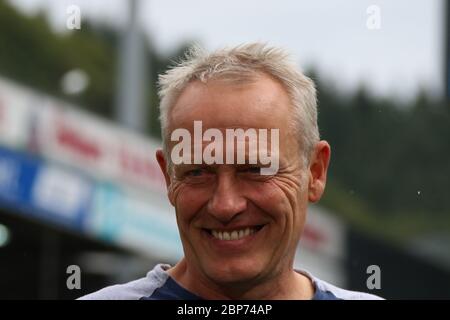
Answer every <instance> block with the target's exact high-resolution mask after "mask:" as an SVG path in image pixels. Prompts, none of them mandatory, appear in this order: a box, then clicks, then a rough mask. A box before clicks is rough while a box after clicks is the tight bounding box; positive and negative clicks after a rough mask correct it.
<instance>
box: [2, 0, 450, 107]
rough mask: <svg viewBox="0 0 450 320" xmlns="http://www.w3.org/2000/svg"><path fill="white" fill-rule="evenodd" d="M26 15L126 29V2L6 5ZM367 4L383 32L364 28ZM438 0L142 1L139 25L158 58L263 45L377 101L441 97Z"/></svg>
mask: <svg viewBox="0 0 450 320" xmlns="http://www.w3.org/2000/svg"><path fill="white" fill-rule="evenodd" d="M10 2H11V3H13V4H15V5H16V6H17V7H19V8H21V9H22V10H24V11H25V12H27V13H33V12H36V10H37V9H44V10H46V11H48V13H49V16H50V17H51V20H52V24H53V26H54V28H56V29H63V28H65V21H66V17H67V14H66V8H67V6H69V5H71V4H76V5H78V6H79V7H80V8H81V14H82V20H83V19H85V18H86V17H89V18H95V19H100V20H103V21H105V20H106V21H108V22H110V23H112V24H117V25H123V24H124V21H126V17H127V15H126V12H127V5H128V4H127V0H10ZM371 5H376V6H378V8H379V9H380V13H381V15H380V17H381V28H380V29H377V30H370V29H369V28H368V27H367V24H366V22H367V19H368V18H369V14H368V13H367V12H366V10H367V8H368V7H369V6H371ZM443 7H444V6H443V0H378V1H375V0H373V1H372V0H370V1H369V0H314V1H311V0H310V1H306V0H305V1H302V0H276V1H274V0H226V1H212V0H189V1H186V0H141V6H140V17H139V19H140V22H141V24H142V26H143V28H144V29H145V30H146V32H147V34H148V35H149V37H151V38H152V40H153V41H154V44H155V45H156V46H157V49H158V50H159V51H160V52H167V51H170V50H173V49H175V48H177V46H178V45H180V44H181V43H183V42H185V41H187V40H196V41H198V42H199V43H201V44H203V45H204V46H206V47H207V48H216V47H221V46H226V45H233V44H239V43H242V42H247V41H257V40H258V41H265V42H269V43H271V44H275V45H282V46H284V47H286V48H287V49H289V50H290V51H291V52H292V53H293V55H294V57H295V58H296V59H297V61H298V62H299V64H300V66H301V67H303V68H305V67H307V66H311V65H312V66H315V67H316V68H317V69H318V70H319V72H320V74H321V75H322V76H323V77H325V78H327V79H329V80H331V81H333V83H334V84H335V85H336V86H338V87H339V88H341V89H342V90H352V89H354V88H355V87H356V86H357V85H358V84H359V83H361V82H364V83H366V84H367V85H368V86H369V87H370V88H371V89H372V91H373V92H374V93H376V94H378V95H382V96H388V95H390V96H396V97H402V98H410V97H412V96H413V95H414V94H415V93H416V92H417V90H418V88H419V87H424V88H426V89H427V90H429V91H430V92H432V93H435V94H439V93H440V92H441V90H442V87H443V84H442V81H443V80H442V79H443V75H442V69H443V48H444V43H443V42H444V41H443V40H444V32H443V20H444V19H443V17H444V13H443Z"/></svg>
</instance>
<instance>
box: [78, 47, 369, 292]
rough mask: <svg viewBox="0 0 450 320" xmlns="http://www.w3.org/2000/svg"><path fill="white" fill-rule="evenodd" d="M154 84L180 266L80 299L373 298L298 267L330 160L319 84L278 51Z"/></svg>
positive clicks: (201, 67)
mask: <svg viewBox="0 0 450 320" xmlns="http://www.w3.org/2000/svg"><path fill="white" fill-rule="evenodd" d="M159 84H160V92H159V93H160V97H161V104H160V111H161V127H162V135H163V150H159V151H158V152H157V154H156V158H157V160H158V163H159V164H160V167H161V170H162V172H163V174H164V177H165V180H166V184H167V189H168V198H169V201H170V203H171V204H172V205H173V206H174V207H175V209H176V217H177V223H178V228H179V232H180V237H181V240H182V244H183V249H184V258H183V259H182V260H181V261H179V262H178V263H177V264H176V265H174V266H169V265H164V264H160V265H157V266H156V267H155V268H154V269H153V270H152V271H150V272H149V273H148V274H147V277H145V278H142V279H139V280H136V281H133V282H130V283H127V284H124V285H117V286H112V287H108V288H105V289H102V290H100V291H98V292H96V293H93V294H91V295H88V296H85V297H83V298H84V299H376V298H378V297H376V296H373V295H370V294H365V293H360V292H353V291H347V290H343V289H340V288H337V287H334V286H333V285H331V284H328V283H326V282H324V281H322V280H320V279H317V278H315V277H314V276H313V275H311V274H309V273H307V272H306V271H302V270H294V268H293V262H294V255H295V252H296V248H297V245H298V242H299V240H300V237H301V234H302V231H303V227H304V225H305V219H306V212H307V207H308V204H309V203H314V202H317V201H319V199H320V198H321V196H322V194H323V192H324V189H325V184H326V176H327V169H328V164H329V161H330V152H331V151H330V146H329V144H328V143H327V142H326V141H321V140H320V138H319V130H318V126H317V103H316V91H315V87H314V83H313V82H312V81H311V80H310V79H309V78H307V77H306V76H304V75H303V74H302V73H301V72H300V71H298V70H297V67H296V66H295V64H294V63H292V62H291V61H290V60H289V57H288V55H287V54H286V53H285V52H284V51H283V50H282V49H279V48H272V47H268V46H266V45H263V44H259V43H254V44H247V45H242V46H239V47H235V48H229V49H222V50H218V51H215V52H213V53H206V52H204V51H203V50H200V49H192V50H191V51H190V52H189V53H188V54H187V56H186V59H185V60H184V61H183V62H181V63H180V64H179V65H177V66H175V67H174V68H172V69H170V70H169V71H168V72H166V73H165V74H164V75H161V77H160V83H159ZM199 124H201V130H202V131H204V133H203V132H198V130H199V126H198V125H199ZM230 130H232V131H230ZM239 130H240V131H239ZM273 130H275V131H273ZM180 132H182V133H183V135H184V136H185V138H184V141H183V147H180V143H181V136H182V135H181V134H180ZM272 132H276V133H277V134H276V135H273V134H271V133H272ZM198 134H201V136H202V139H198V138H195V136H196V135H197V136H198ZM186 136H187V137H190V138H189V139H188V138H186ZM221 137H227V139H226V140H225V141H220V143H217V140H218V139H219V140H220V139H222V138H221ZM212 145H213V147H211V146H212ZM239 152H240V154H241V155H239ZM255 154H256V155H257V156H254V155H255ZM258 155H259V156H261V155H266V157H265V161H261V159H262V158H261V157H259V156H258ZM208 156H209V158H208ZM193 159H194V160H193ZM267 160H269V161H267ZM275 161H276V166H274V165H273V164H274V162H275ZM267 168H272V169H273V168H275V169H276V170H269V171H267V170H266V171H264V170H265V169H267Z"/></svg>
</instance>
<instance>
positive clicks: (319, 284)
mask: <svg viewBox="0 0 450 320" xmlns="http://www.w3.org/2000/svg"><path fill="white" fill-rule="evenodd" d="M298 272H300V273H302V274H304V275H306V276H307V277H309V278H310V279H311V281H312V282H313V284H314V287H315V288H316V291H319V292H321V293H323V294H325V296H330V295H331V296H332V297H333V298H335V299H339V300H383V298H381V297H379V296H377V295H374V294H370V293H365V292H360V291H351V290H345V289H342V288H339V287H336V286H334V285H332V284H331V283H328V282H326V281H324V280H321V279H319V278H316V277H315V276H313V275H311V274H310V273H308V272H307V271H303V270H299V271H298Z"/></svg>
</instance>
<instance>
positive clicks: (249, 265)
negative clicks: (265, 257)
mask: <svg viewBox="0 0 450 320" xmlns="http://www.w3.org/2000/svg"><path fill="white" fill-rule="evenodd" d="M246 260H248V259H245V260H244V261H242V260H241V259H239V260H237V261H228V262H224V261H215V262H210V263H209V264H208V266H205V267H206V268H204V272H205V273H206V275H207V276H208V277H209V278H210V279H211V280H213V281H214V282H216V283H221V284H226V283H230V284H231V283H239V282H249V281H253V280H255V278H257V277H258V276H260V275H261V274H262V273H263V272H264V270H265V268H264V267H262V266H261V267H259V266H258V265H257V264H256V263H255V262H254V261H253V262H252V261H246Z"/></svg>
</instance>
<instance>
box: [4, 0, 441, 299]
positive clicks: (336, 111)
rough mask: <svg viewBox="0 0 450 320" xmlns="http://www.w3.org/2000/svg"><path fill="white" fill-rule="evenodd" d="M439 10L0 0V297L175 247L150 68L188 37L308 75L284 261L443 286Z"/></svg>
mask: <svg viewBox="0 0 450 320" xmlns="http://www.w3.org/2000/svg"><path fill="white" fill-rule="evenodd" d="M449 19H450V11H449V5H448V3H447V1H444V0H430V1H423V0H414V1H411V0H408V1H407V0H394V1H392V0H391V1H388V0H384V1H377V0H373V1H372V0H371V1H365V0H363V1H361V0H351V1H350V0H345V1H344V0H338V1H336V0H335V1H325V0H318V1H287V0H286V1H268V0H259V1H256V0H247V1H237V0H229V1H226V2H215V1H206V0H194V1H181V0H164V1H163V0H141V1H138V0H89V1H88V0H86V1H85V0H70V1H66V0H10V1H7V0H0V299H73V298H76V297H79V296H81V295H84V294H87V293H89V292H92V291H95V290H98V289H100V288H102V287H104V286H107V285H111V284H116V283H123V282H127V281H130V280H133V279H136V278H138V277H143V276H145V274H146V272H147V271H149V270H150V269H151V268H152V267H153V266H154V265H155V264H156V263H159V262H165V263H171V264H173V263H175V262H176V261H177V260H178V259H179V258H180V257H181V256H182V249H181V245H180V240H179V237H178V231H177V228H176V223H175V217H174V212H173V208H172V207H170V206H169V204H168V201H167V199H166V194H165V187H164V183H163V178H162V175H161V174H160V172H159V168H158V165H157V163H156V161H155V160H154V152H155V150H156V148H158V147H159V145H160V127H159V123H158V110H157V106H158V98H157V95H156V87H155V83H156V79H157V74H158V73H161V72H163V71H164V70H165V69H166V68H167V67H168V66H169V65H171V64H173V62H174V61H177V60H178V59H179V58H180V57H181V56H182V53H183V52H184V50H185V49H186V48H187V47H188V46H189V45H190V44H192V43H198V44H200V45H202V46H204V47H206V48H208V49H214V48H217V47H223V46H228V45H235V44H240V43H243V42H248V41H265V42H268V43H270V44H273V45H280V46H283V47H285V48H287V49H288V50H289V51H291V52H292V53H293V55H294V57H295V59H296V60H297V61H298V65H299V66H300V67H301V68H302V70H304V72H305V73H306V74H308V75H309V76H310V77H312V78H313V79H314V80H315V81H316V83H317V86H318V94H319V126H320V130H321V134H322V137H323V139H326V140H328V141H329V142H330V144H331V146H332V151H333V152H332V162H331V167H330V170H329V181H328V185H327V189H326V193H325V196H324V198H323V200H322V201H321V202H320V203H319V204H318V205H315V206H311V207H310V209H309V216H308V221H307V226H306V228H305V232H304V236H303V238H302V240H301V243H300V246H299V248H298V254H297V257H296V261H295V265H296V267H299V268H305V269H306V270H309V271H310V272H312V273H313V274H315V275H316V276H318V277H321V278H323V279H324V280H327V281H330V282H332V283H334V284H336V285H339V286H344V287H346V288H348V289H353V290H361V291H365V292H371V293H374V294H377V295H381V296H383V297H385V298H391V299H402V298H404V299H417V298H425V299H431V298H438V299H440V298H446V299H449V298H450V199H449V198H450V193H449V192H450V145H449V140H450V139H449V138H450V64H449V61H450V49H449V48H450V43H449V37H450V27H449V25H450V24H449ZM71 265H76V266H79V267H80V270H81V282H80V288H79V289H77V288H75V289H70V288H68V286H67V279H68V277H69V276H70V275H71V273H70V272H68V267H69V266H71ZM371 265H376V266H379V268H380V271H381V288H380V289H373V290H369V289H368V287H367V279H368V278H369V276H370V275H371V273H370V272H369V273H368V267H369V266H371Z"/></svg>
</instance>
